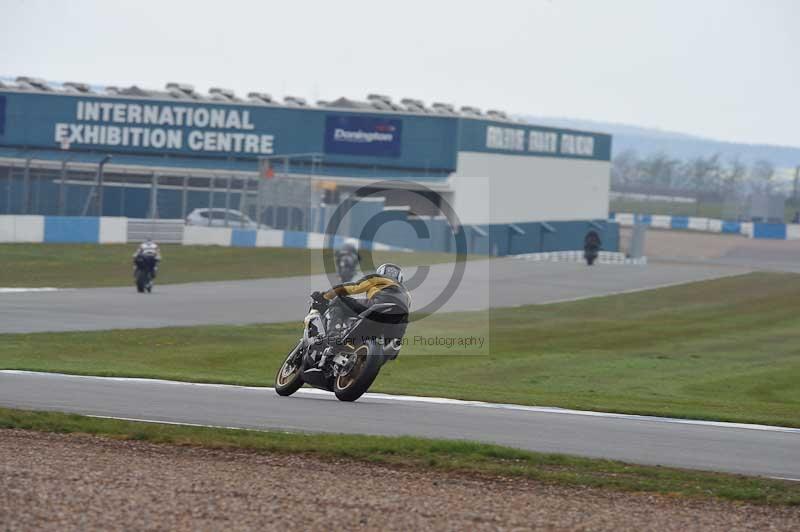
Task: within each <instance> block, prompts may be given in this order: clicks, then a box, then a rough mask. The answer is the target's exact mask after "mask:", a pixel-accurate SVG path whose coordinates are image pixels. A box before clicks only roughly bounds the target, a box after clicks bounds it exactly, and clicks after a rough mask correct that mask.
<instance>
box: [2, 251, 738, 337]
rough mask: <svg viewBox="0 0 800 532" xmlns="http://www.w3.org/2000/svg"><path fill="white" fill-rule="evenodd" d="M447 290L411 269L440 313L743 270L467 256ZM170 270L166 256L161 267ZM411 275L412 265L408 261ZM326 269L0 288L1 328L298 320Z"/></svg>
mask: <svg viewBox="0 0 800 532" xmlns="http://www.w3.org/2000/svg"><path fill="white" fill-rule="evenodd" d="M465 264H466V269H465V271H464V275H463V278H462V279H461V281H460V283H457V286H456V287H455V290H454V291H453V292H452V294H450V293H449V292H448V291H447V290H446V287H447V285H448V283H449V282H450V280H451V278H452V274H453V272H454V266H453V265H452V264H440V265H437V266H433V267H431V269H430V272H429V274H428V275H427V276H426V277H425V279H424V281H423V282H422V283H421V284H420V283H419V281H418V280H417V279H415V278H414V277H413V275H412V276H411V278H410V279H409V282H408V283H407V284H408V285H409V288H411V289H412V296H413V309H414V310H415V311H420V310H423V309H424V310H425V311H426V312H430V311H433V310H435V309H433V308H431V307H428V308H427V309H426V308H425V307H426V306H428V305H429V303H431V302H432V301H434V300H435V299H437V297H439V296H440V295H441V294H444V296H443V297H442V299H443V300H444V305H443V306H441V308H439V311H459V310H480V309H488V308H493V307H511V306H518V305H525V304H541V303H550V302H554V301H562V300H568V299H579V298H585V297H592V296H601V295H609V294H614V293H618V292H624V291H631V290H645V289H648V288H654V287H658V286H665V285H670V284H679V283H686V282H691V281H700V280H705V279H713V278H717V277H723V276H728V275H736V274H742V273H747V272H748V271H751V268H748V267H743V266H730V265H713V266H709V265H702V264H667V263H654V264H650V265H648V266H628V265H626V266H623V265H598V266H595V267H591V268H589V267H587V266H586V265H585V264H581V263H534V262H528V261H525V260H519V259H497V260H492V261H485V260H479V261H470V262H467V263H465ZM164 268H169V263H166V264H165V265H164ZM409 270H411V272H412V274H413V271H414V270H415V269H414V268H409ZM330 284H331V281H330V280H328V279H327V278H326V277H325V276H322V275H318V276H313V277H289V278H276V279H263V280H251V281H224V282H213V283H192V284H176V285H164V286H160V285H156V287H155V288H154V290H153V293H152V294H149V295H147V294H137V293H136V290H135V288H134V286H133V282H132V281H131V286H128V287H119V288H92V289H78V290H59V291H36V292H9V293H0V333H29V332H47V331H52V332H57V331H82V330H104V329H128V328H153V327H168V326H190V325H209V324H247V323H271V322H286V321H292V320H297V321H301V320H302V319H303V317H304V316H305V312H306V310H307V302H308V295H309V294H310V293H311V292H312V291H314V290H320V289H324V288H325V287H327V286H330Z"/></svg>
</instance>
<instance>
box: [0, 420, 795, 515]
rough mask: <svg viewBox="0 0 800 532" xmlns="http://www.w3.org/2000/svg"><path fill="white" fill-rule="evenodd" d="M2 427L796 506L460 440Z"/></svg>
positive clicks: (675, 474) (659, 472)
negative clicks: (299, 455)
mask: <svg viewBox="0 0 800 532" xmlns="http://www.w3.org/2000/svg"><path fill="white" fill-rule="evenodd" d="M3 428H5V429H25V430H34V431H40V432H58V433H78V434H91V435H95V436H102V437H110V438H116V439H127V440H141V441H148V442H152V443H158V444H172V445H194V446H202V447H210V448H222V449H226V448H235V449H247V450H252V451H255V452H260V453H287V454H304V455H312V456H318V457H323V458H324V457H334V458H349V459H353V460H359V461H364V462H371V463H378V464H387V465H393V466H408V467H424V468H427V469H430V468H433V469H436V470H440V471H458V472H465V473H477V474H484V475H500V476H505V477H517V478H529V479H534V480H538V481H543V482H550V483H556V484H561V485H566V486H582V487H585V486H589V487H595V488H607V489H614V490H622V491H634V492H653V493H660V494H666V495H672V496H675V495H679V496H689V497H706V498H707V497H714V498H722V499H730V500H736V501H748V502H754V503H761V504H772V505H800V483H792V482H786V481H779V480H771V479H764V478H758V477H746V476H741V475H729V474H722V473H709V472H701V471H690V470H683V469H673V468H666V467H652V466H637V465H630V464H626V463H622V462H616V461H611V460H598V459H588V458H576V457H571V456H565V455H560V454H544V453H534V452H529V451H521V450H517V449H512V448H508V447H502V446H498V445H487V444H481V443H474V442H466V441H452V440H430V439H423V438H411V437H383V436H363V435H344V434H313V435H312V434H296V433H286V432H260V431H251V430H231V429H216V428H204V427H188V426H176V425H160V424H151V423H137V422H131V421H122V420H115V419H98V418H91V417H86V416H79V415H74V414H61V413H54V412H30V411H23V410H10V409H5V408H0V429H3ZM0 437H1V436H0Z"/></svg>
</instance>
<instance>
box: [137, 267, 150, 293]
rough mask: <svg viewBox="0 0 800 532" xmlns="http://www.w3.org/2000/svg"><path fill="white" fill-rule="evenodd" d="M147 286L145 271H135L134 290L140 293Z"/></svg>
mask: <svg viewBox="0 0 800 532" xmlns="http://www.w3.org/2000/svg"><path fill="white" fill-rule="evenodd" d="M146 288H147V272H145V271H141V270H140V271H139V272H137V273H136V291H137V292H139V293H140V294H142V293H144V291H145V289H146Z"/></svg>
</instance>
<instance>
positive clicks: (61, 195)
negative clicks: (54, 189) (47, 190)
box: [58, 159, 67, 216]
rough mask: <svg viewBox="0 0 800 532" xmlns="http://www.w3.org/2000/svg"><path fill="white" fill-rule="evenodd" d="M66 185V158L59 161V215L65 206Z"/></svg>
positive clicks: (62, 214) (61, 214)
mask: <svg viewBox="0 0 800 532" xmlns="http://www.w3.org/2000/svg"><path fill="white" fill-rule="evenodd" d="M66 186H67V160H66V159H64V160H63V161H61V179H60V180H59V182H58V214H59V216H64V212H65V210H66V208H67V198H66Z"/></svg>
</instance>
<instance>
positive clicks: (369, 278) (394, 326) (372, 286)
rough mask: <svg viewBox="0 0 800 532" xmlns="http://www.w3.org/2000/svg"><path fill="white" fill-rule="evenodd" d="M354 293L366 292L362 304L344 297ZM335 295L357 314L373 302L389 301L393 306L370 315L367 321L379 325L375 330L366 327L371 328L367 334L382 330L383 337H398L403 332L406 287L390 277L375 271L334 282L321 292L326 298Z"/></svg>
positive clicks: (406, 313)
mask: <svg viewBox="0 0 800 532" xmlns="http://www.w3.org/2000/svg"><path fill="white" fill-rule="evenodd" d="M357 294H366V295H367V304H366V305H365V304H363V303H361V302H360V301H358V300H356V299H353V298H350V297H347V296H352V295H357ZM337 296H338V297H339V298H341V299H343V300H345V301H343V304H344V305H345V306H346V307H349V309H350V310H351V311H352V312H353V313H354V314H360V313H362V312H364V311H365V310H367V309H369V308H370V307H371V306H373V305H377V304H380V303H392V304H393V306H392V307H390V308H388V309H387V310H384V311H382V312H381V314H380V316H375V317H373V318H370V319H371V321H375V322H379V323H380V324H381V326H382V327H381V328H382V329H383V330H382V331H380V332H378V331H376V330H374V328H370V329H372V330H371V333H370V334H371V335H378V334H383V335H384V336H386V337H387V338H389V337H391V338H401V337H402V336H403V335H404V334H405V330H406V326H407V324H408V313H409V308H410V306H411V296H410V295H409V293H408V290H406V287H405V286H403V285H402V284H400V283H398V282H397V281H395V280H394V279H389V278H388V277H382V276H380V275H378V274H370V275H365V276H364V277H362V278H361V279H359V280H358V281H355V282H352V283H343V284H340V285H336V286H334V287H333V288H331V289H330V290H328V291H327V292H325V294H324V297H325V299H327V300H329V301H330V300H332V299H334V298H336V297H337Z"/></svg>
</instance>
